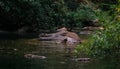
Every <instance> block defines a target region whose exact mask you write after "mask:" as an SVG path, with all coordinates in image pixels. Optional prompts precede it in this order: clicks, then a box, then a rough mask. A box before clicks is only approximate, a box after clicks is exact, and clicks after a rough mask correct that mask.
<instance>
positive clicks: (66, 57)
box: [0, 39, 120, 69]
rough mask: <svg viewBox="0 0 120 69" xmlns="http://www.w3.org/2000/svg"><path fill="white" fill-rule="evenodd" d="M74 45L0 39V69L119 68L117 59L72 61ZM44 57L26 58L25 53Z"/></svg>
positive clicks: (33, 40)
mask: <svg viewBox="0 0 120 69" xmlns="http://www.w3.org/2000/svg"><path fill="white" fill-rule="evenodd" d="M74 47H75V46H66V45H65V44H56V43H55V42H54V41H37V39H16V40H0V69H119V68H120V65H119V63H120V62H119V61H111V60H105V61H94V60H93V61H90V62H80V61H74V60H72V59H73V58H76V57H75V55H74V54H73V50H74ZM29 53H30V54H35V55H43V56H45V57H47V58H46V59H27V58H25V57H24V55H25V54H29Z"/></svg>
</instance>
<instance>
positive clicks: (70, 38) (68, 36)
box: [40, 27, 81, 44]
mask: <svg viewBox="0 0 120 69" xmlns="http://www.w3.org/2000/svg"><path fill="white" fill-rule="evenodd" d="M57 31H58V32H57V33H52V34H47V35H45V37H40V39H51V40H55V41H57V42H58V43H62V42H66V44H74V43H81V40H80V37H79V36H78V35H77V34H76V33H74V32H70V31H68V30H67V28H65V27H63V28H60V29H58V30H57Z"/></svg>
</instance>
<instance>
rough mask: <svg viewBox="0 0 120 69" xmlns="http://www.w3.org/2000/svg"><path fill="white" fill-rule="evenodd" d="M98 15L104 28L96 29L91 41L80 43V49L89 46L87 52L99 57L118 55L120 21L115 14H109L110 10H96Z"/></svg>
mask: <svg viewBox="0 0 120 69" xmlns="http://www.w3.org/2000/svg"><path fill="white" fill-rule="evenodd" d="M96 15H97V16H98V19H99V22H100V23H101V26H103V27H104V30H98V31H96V32H95V33H94V34H92V37H91V38H89V40H88V41H89V42H87V44H86V43H85V44H84V43H83V44H82V45H79V46H78V49H79V48H81V47H83V48H85V49H86V48H87V49H86V52H85V53H88V54H89V55H93V56H95V57H99V58H103V57H106V56H118V55H119V54H120V50H119V49H120V35H119V34H120V31H119V30H120V22H119V21H116V19H115V17H116V16H115V14H114V15H113V16H109V13H108V12H103V11H102V12H101V11H96ZM78 52H79V50H78Z"/></svg>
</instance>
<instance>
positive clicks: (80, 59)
mask: <svg viewBox="0 0 120 69" xmlns="http://www.w3.org/2000/svg"><path fill="white" fill-rule="evenodd" d="M73 60H75V61H90V58H76V59H73Z"/></svg>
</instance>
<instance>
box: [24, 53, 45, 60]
mask: <svg viewBox="0 0 120 69" xmlns="http://www.w3.org/2000/svg"><path fill="white" fill-rule="evenodd" d="M24 57H25V58H28V59H45V58H46V57H45V56H39V55H34V54H25V55H24Z"/></svg>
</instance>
